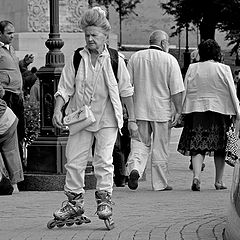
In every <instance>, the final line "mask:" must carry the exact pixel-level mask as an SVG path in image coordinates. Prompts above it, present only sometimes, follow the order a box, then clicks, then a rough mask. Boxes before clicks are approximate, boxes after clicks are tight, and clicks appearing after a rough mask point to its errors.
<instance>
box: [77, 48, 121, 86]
mask: <svg viewBox="0 0 240 240" xmlns="http://www.w3.org/2000/svg"><path fill="white" fill-rule="evenodd" d="M107 49H108V52H109V54H110V58H111V65H112V69H113V73H114V76H115V78H116V80H117V82H118V78H117V73H118V51H117V50H116V49H113V48H110V47H109V46H108V45H107ZM81 50H83V47H80V48H78V49H77V50H75V52H74V55H73V66H74V69H75V77H76V75H77V71H78V67H79V64H80V61H81V59H82V56H81V54H80V53H79V52H80V51H81Z"/></svg>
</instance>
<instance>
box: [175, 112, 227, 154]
mask: <svg viewBox="0 0 240 240" xmlns="http://www.w3.org/2000/svg"><path fill="white" fill-rule="evenodd" d="M230 125H231V118H230V116H229V115H223V114H220V113H216V112H211V111H207V112H194V113H189V114H186V115H185V117H184V127H183V130H182V134H181V137H180V140H179V144H178V148H177V150H178V152H180V153H181V154H183V155H185V156H195V155H196V154H202V155H209V156H214V153H215V152H217V153H218V154H221V155H222V154H225V148H226V143H227V135H226V132H227V130H228V129H229V126H230Z"/></svg>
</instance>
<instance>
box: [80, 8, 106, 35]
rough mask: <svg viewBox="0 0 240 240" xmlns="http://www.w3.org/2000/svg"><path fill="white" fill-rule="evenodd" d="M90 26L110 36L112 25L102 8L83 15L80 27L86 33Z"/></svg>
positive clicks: (89, 10) (90, 10) (92, 9)
mask: <svg viewBox="0 0 240 240" xmlns="http://www.w3.org/2000/svg"><path fill="white" fill-rule="evenodd" d="M90 26H94V27H100V28H101V29H102V30H103V31H104V32H105V34H106V35H108V34H109V32H110V30H111V25H110V23H109V21H108V20H107V18H106V13H105V12H104V11H103V10H102V9H101V8H100V7H93V8H91V9H88V10H87V11H86V12H84V13H83V16H82V19H81V22H80V27H81V28H82V30H83V31H85V29H86V28H87V27H90Z"/></svg>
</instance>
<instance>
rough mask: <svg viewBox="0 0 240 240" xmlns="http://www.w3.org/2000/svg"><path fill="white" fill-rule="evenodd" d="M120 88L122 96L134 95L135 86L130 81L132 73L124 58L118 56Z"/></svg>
mask: <svg viewBox="0 0 240 240" xmlns="http://www.w3.org/2000/svg"><path fill="white" fill-rule="evenodd" d="M118 79H119V81H118V88H119V93H120V96H121V97H130V96H132V95H133V92H134V88H133V86H132V84H131V82H130V75H129V72H128V69H127V67H126V64H125V62H124V59H123V58H122V57H119V58H118Z"/></svg>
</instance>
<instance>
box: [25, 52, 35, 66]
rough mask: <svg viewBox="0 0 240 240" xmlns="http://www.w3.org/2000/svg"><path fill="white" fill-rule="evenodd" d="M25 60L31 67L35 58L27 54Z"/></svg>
mask: <svg viewBox="0 0 240 240" xmlns="http://www.w3.org/2000/svg"><path fill="white" fill-rule="evenodd" d="M23 60H24V62H25V63H26V64H27V65H29V64H31V63H32V62H33V61H34V56H33V54H27V55H25V57H24V59H23Z"/></svg>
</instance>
